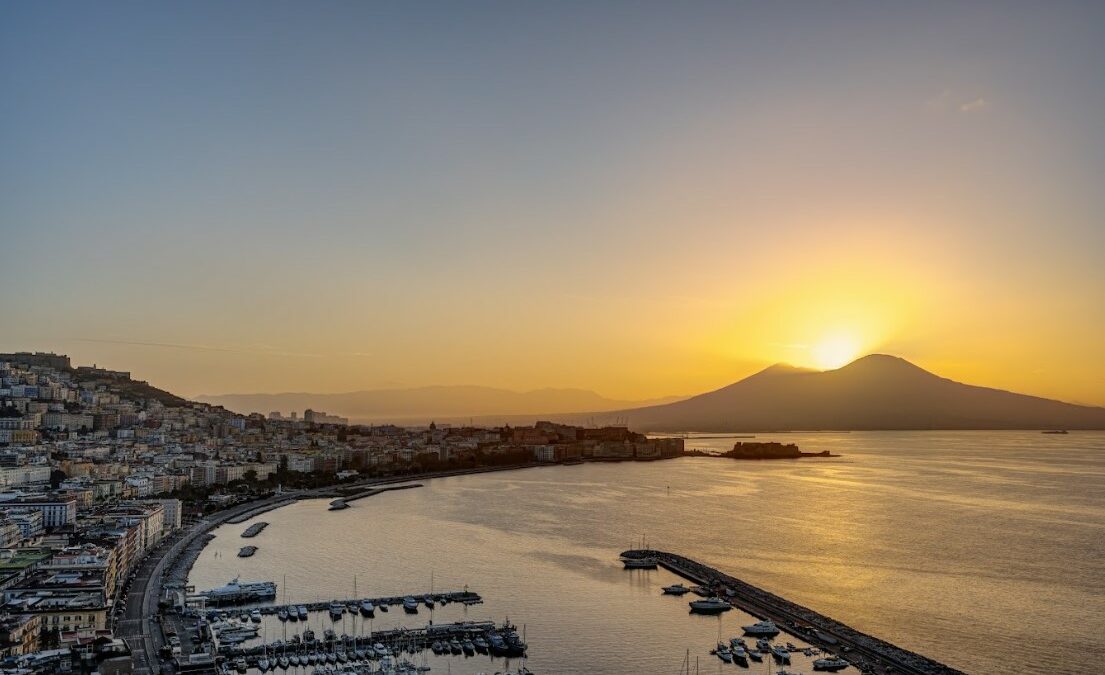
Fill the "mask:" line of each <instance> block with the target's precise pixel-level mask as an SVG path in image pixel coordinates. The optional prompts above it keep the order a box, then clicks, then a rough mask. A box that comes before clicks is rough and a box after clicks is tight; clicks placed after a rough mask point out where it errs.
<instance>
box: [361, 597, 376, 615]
mask: <svg viewBox="0 0 1105 675" xmlns="http://www.w3.org/2000/svg"><path fill="white" fill-rule="evenodd" d="M375 612H376V606H375V605H373V604H372V601H371V600H361V614H364V615H365V616H372V615H373V614H374V613H375Z"/></svg>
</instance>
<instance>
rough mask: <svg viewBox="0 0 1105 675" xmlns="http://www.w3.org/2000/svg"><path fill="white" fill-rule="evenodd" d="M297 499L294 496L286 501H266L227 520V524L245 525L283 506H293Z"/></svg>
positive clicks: (297, 497)
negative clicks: (252, 519) (248, 521)
mask: <svg viewBox="0 0 1105 675" xmlns="http://www.w3.org/2000/svg"><path fill="white" fill-rule="evenodd" d="M297 499H299V496H298V495H296V496H292V497H287V498H285V499H279V500H275V501H266V502H264V503H262V504H258V505H257V506H256V507H254V508H251V509H249V510H248V511H243V512H241V513H237V514H235V515H233V516H231V517H229V518H227V519H226V522H228V523H232V524H235V525H237V524H238V523H244V522H246V521H247V520H249V519H250V518H253V517H254V516H259V515H261V514H262V513H265V512H267V511H272V510H273V509H278V508H280V507H282V506H287V505H288V504H292V503H294V502H295V501H296V500H297Z"/></svg>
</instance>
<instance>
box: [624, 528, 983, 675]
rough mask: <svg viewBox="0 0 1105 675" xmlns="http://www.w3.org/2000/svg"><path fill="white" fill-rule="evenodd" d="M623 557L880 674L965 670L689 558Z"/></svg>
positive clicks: (640, 552) (942, 674)
mask: <svg viewBox="0 0 1105 675" xmlns="http://www.w3.org/2000/svg"><path fill="white" fill-rule="evenodd" d="M622 557H624V558H635V559H642V558H651V559H654V560H655V561H656V563H657V564H658V565H659V566H660V567H663V568H664V569H666V570H668V571H670V572H673V573H674V574H677V575H679V576H681V577H683V578H685V579H688V580H690V581H693V582H695V583H697V584H700V585H702V586H706V587H708V588H710V589H712V590H713V591H714V592H715V593H716V594H717V595H719V596H721V597H724V598H726V599H728V600H729V602H730V603H731V604H733V606H735V607H738V608H740V609H741V610H743V611H745V612H747V613H749V614H751V615H753V616H756V617H759V618H760V619H770V620H772V621H774V622H775V623H776V624H777V625H778V626H779V627H780V628H781V629H783V630H784V631H785V632H787V633H790V634H792V635H794V636H796V637H798V638H801V639H802V640H805V641H807V642H809V643H810V644H812V645H814V646H817V647H819V648H821V649H824V650H827V651H830V652H836V653H841V655H842V656H844V657H845V658H846V659H847V660H848V661H850V662H852V664H853V665H855V666H856V667H858V668H860V669H861V670H863V671H864V672H871V673H876V674H878V675H885V674H888V673H908V674H910V675H963V674H962V672H961V671H959V670H956V669H954V668H952V667H950V666H947V665H944V664H942V663H939V662H937V661H934V660H932V659H930V658H928V657H925V656H922V655H920V654H917V653H914V652H911V651H909V650H907V649H903V648H901V647H898V646H896V645H893V644H890V643H889V642H886V641H884V640H880V639H879V638H876V637H874V636H871V635H867V634H866V633H863V632H861V631H858V630H856V629H855V628H852V627H851V626H848V625H846V624H843V623H841V622H840V621H837V620H835V619H832V618H829V617H827V616H825V615H823V614H820V613H818V612H816V611H814V610H812V609H809V608H808V607H803V606H801V605H799V604H797V603H794V602H791V601H790V600H787V599H786V598H782V597H779V596H778V595H775V594H774V593H771V592H769V591H765V590H763V589H762V588H758V587H756V586H753V585H752V584H750V583H748V582H746V581H742V580H740V579H738V578H736V577H733V576H730V575H728V574H725V573H723V572H721V571H719V570H716V569H714V568H712V567H709V566H707V565H704V564H702V563H700V562H698V561H695V560H691V559H690V558H685V557H683V556H681V555H678V554H675V553H668V552H665V551H652V550H645V549H634V550H629V551H625V552H624V553H622Z"/></svg>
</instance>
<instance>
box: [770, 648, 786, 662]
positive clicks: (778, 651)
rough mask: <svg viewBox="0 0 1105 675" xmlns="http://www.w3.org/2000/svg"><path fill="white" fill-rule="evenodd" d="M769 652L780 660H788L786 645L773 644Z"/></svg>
mask: <svg viewBox="0 0 1105 675" xmlns="http://www.w3.org/2000/svg"><path fill="white" fill-rule="evenodd" d="M771 653H772V654H774V655H775V658H777V659H779V660H780V661H790V652H788V651H787V648H786V647H783V646H781V645H774V646H772V647H771Z"/></svg>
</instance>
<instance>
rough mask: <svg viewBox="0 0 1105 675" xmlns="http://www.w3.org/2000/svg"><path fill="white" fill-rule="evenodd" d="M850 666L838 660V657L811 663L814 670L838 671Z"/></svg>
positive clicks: (842, 660)
mask: <svg viewBox="0 0 1105 675" xmlns="http://www.w3.org/2000/svg"><path fill="white" fill-rule="evenodd" d="M850 665H851V664H850V663H848V662H847V661H845V660H844V659H842V658H840V657H839V656H832V657H828V658H824V659H817V660H815V661H814V662H813V669H814V670H840V669H841V668H847V667H848V666H850Z"/></svg>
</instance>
